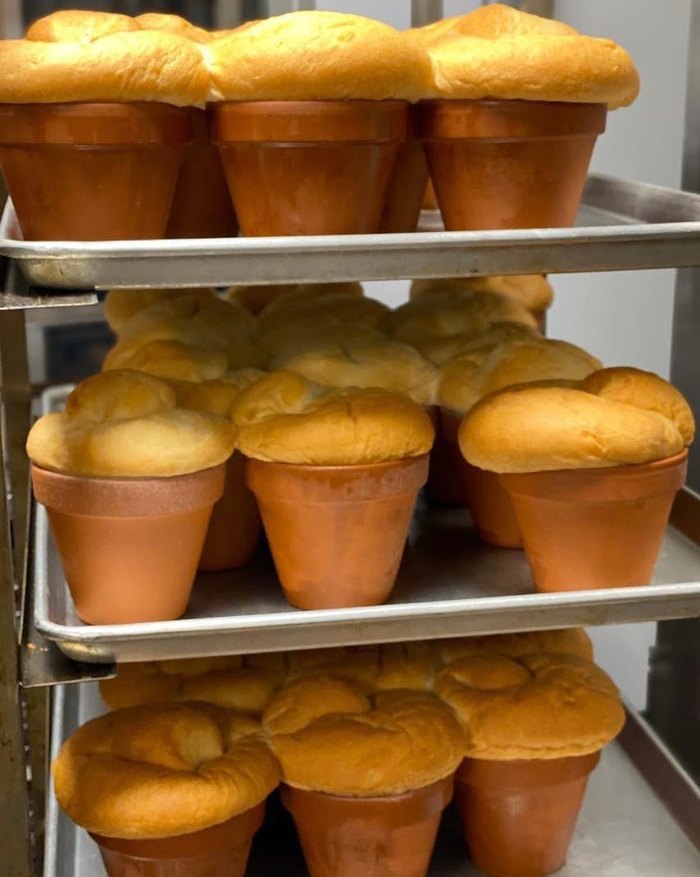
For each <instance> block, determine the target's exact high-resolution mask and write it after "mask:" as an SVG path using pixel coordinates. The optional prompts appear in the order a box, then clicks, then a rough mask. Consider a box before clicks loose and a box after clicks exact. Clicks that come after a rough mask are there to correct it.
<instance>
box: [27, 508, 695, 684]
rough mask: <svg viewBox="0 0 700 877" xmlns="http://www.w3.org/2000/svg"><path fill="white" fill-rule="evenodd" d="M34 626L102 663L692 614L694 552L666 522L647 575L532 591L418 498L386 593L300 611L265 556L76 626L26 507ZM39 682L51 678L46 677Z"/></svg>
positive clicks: (53, 556)
mask: <svg viewBox="0 0 700 877" xmlns="http://www.w3.org/2000/svg"><path fill="white" fill-rule="evenodd" d="M33 538H34V548H33V563H32V568H31V582H32V587H33V589H34V600H35V605H34V626H35V628H36V630H37V631H38V633H39V634H41V635H43V636H44V637H46V638H47V639H49V640H53V641H54V642H55V643H56V645H57V646H58V647H59V649H60V650H61V651H62V652H63V653H64V654H65V655H67V656H68V657H69V658H72V659H74V660H77V661H83V662H85V663H93V662H94V663H109V662H113V661H115V660H120V661H140V660H148V659H155V658H186V657H193V656H195V655H217V654H231V653H234V652H238V653H241V654H243V653H250V652H267V651H280V650H289V649H302V648H313V647H319V648H320V647H324V646H331V645H342V644H360V643H371V642H390V641H396V640H419V639H426V638H435V637H450V636H459V635H465V634H485V633H504V632H506V631H514V630H532V629H544V628H556V627H567V626H570V625H598V624H613V623H620V622H633V621H645V620H651V619H668V618H684V617H689V616H694V615H700V550H699V549H698V548H697V546H696V545H694V544H693V543H692V542H691V541H690V540H689V539H688V538H686V537H685V536H684V535H682V533H680V532H679V531H677V530H675V529H673V528H670V529H669V531H668V533H667V536H666V539H665V542H664V546H663V549H662V551H661V555H660V557H659V562H658V565H657V569H656V574H655V578H654V584H653V585H651V586H648V587H640V588H621V589H613V590H594V591H578V592H569V593H560V594H538V593H535V592H534V591H533V585H532V580H531V577H530V573H529V569H528V566H527V563H526V561H525V557H524V554H523V552H521V551H513V550H508V549H497V548H492V547H490V546H487V545H484V544H483V543H481V542H480V541H479V540H478V538H477V537H476V535H475V534H474V532H473V530H472V528H471V523H470V520H469V516H468V514H467V513H466V512H463V511H459V510H450V511H439V510H433V509H428V508H427V507H426V506H425V504H421V506H420V507H419V509H418V510H417V512H416V515H415V517H414V522H413V526H412V530H411V535H410V538H409V543H408V546H407V549H406V553H405V555H404V560H403V563H402V566H401V570H400V572H399V579H398V583H397V587H396V589H395V592H394V594H393V596H392V598H391V601H390V602H389V603H387V604H385V605H383V606H371V607H363V608H359V609H335V610H318V611H309V612H305V611H302V610H298V609H294V608H292V607H291V606H289V604H288V603H287V602H286V601H285V599H284V597H283V596H282V591H281V589H280V587H279V584H278V582H277V578H276V575H275V573H274V569H273V566H272V563H271V561H270V560H269V558H268V556H267V554H266V552H264V551H263V552H261V553H260V555H259V556H258V557H257V558H256V560H255V561H254V562H253V563H252V564H250V565H249V566H247V567H245V568H243V569H240V570H234V571H230V572H226V573H208V574H200V575H199V576H198V578H197V582H196V584H195V588H194V592H193V595H192V599H191V601H190V605H189V608H188V611H187V613H186V615H185V616H184V617H183V618H181V619H179V620H177V621H166V622H159V623H145V624H129V625H92V626H91V625H86V624H83V623H81V622H80V621H79V619H78V618H77V616H76V614H75V609H74V606H73V602H72V600H71V598H70V594H69V592H68V588H67V586H66V583H65V580H64V578H63V573H62V570H61V565H60V560H59V558H58V555H57V553H56V550H55V547H54V544H53V540H52V538H51V535H50V532H49V528H48V523H47V516H46V513H45V511H44V509H43V508H41V507H38V508H37V509H36V514H35V526H34V533H33ZM47 681H48V682H50V681H51V680H50V679H49V680H47Z"/></svg>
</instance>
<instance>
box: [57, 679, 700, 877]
mask: <svg viewBox="0 0 700 877" xmlns="http://www.w3.org/2000/svg"><path fill="white" fill-rule="evenodd" d="M103 711H104V707H103V705H102V703H101V700H100V697H99V694H98V692H97V689H96V686H93V685H81V686H70V687H68V688H59V689H57V690H56V696H55V700H54V708H53V723H52V729H53V733H52V754H53V755H56V754H57V752H58V748H59V746H60V744H61V742H62V741H63V739H65V737H66V736H67V735H68V734H70V733H71V732H72V731H73V730H74V729H75V728H76V727H77V726H78V725H79V724H82V723H83V722H85V721H87V720H88V719H90V718H92V717H93V716H95V715H98V714H99V713H101V712H103ZM640 745H652V746H653V747H654V753H655V755H656V758H657V763H658V765H659V771H658V772H657V774H656V776H655V777H654V782H653V785H648V784H647V782H645V780H644V778H643V777H642V775H640V773H639V772H638V769H639V767H635V764H634V763H633V758H630V756H629V755H628V754H627V752H626V751H625V750H628V751H629V752H631V753H633V752H635V751H638V749H639V747H640ZM641 769H642V770H643V769H644V767H643V765H642V766H641ZM686 788H687V789H691V786H690V783H689V781H688V780H687V778H686V777H685V776H684V774H683V771H682V769H681V768H680V767H679V766H678V764H677V763H676V762H675V761H674V760H673V759H672V758H671V757H670V756H668V755H667V754H664V752H663V749H662V748H661V747H659V746H658V741H655V740H654V739H653V735H652V734H651V733H650V732H649V730H648V728H647V727H646V726H645V724H644V723H643V722H640V721H639V720H638V719H634V718H630V720H628V725H627V729H626V731H625V732H624V733H623V735H622V737H621V738H620V742H619V743H615V744H612V745H611V746H609V747H608V748H607V749H606V750H605V751H604V753H603V758H602V761H601V764H600V767H599V768H598V769H597V770H596V771H595V772H594V774H593V776H592V777H591V781H590V784H589V789H588V794H587V796H586V800H585V802H584V805H583V810H582V813H581V818H580V820H579V825H578V828H577V831H576V835H575V837H574V841H573V844H572V847H571V852H570V854H569V861H568V863H567V865H566V866H565V867H564V868H563V869H562V870H561V871H559V872H558V874H559V877H584V875H585V877H590V875H593V874H595V875H596V877H628V875H632V874H633V875H634V877H658V875H660V874H663V875H664V877H692V875H695V874H697V873H698V871H699V870H700V852H698V851H697V850H696V849H695V848H694V847H693V844H692V843H691V841H690V840H689V839H688V837H686V835H685V834H684V833H683V830H682V829H681V827H680V826H679V824H678V823H677V822H676V821H675V819H674V816H673V815H672V812H670V810H669V809H667V808H666V806H664V803H663V800H662V799H665V800H666V801H668V802H669V803H671V808H672V800H673V799H677V797H678V794H679V790H681V789H686ZM679 816H680V817H681V818H683V819H684V823H685V824H684V828H685V830H686V831H687V832H688V834H689V835H690V836H691V837H695V841H696V842H700V838H698V837H697V836H696V835H694V833H693V830H694V828H695V829H697V827H698V825H700V799H698V798H697V797H695V798H694V799H692V798H691V799H686V800H685V801H684V806H683V811H682V813H678V815H677V816H676V818H678V817H679ZM693 820H694V822H693ZM246 873H247V874H248V875H249V877H271V875H273V874H282V873H283V874H285V875H287V877H305V875H306V874H307V872H306V869H305V867H304V864H303V860H302V858H301V854H300V851H299V847H298V844H297V842H296V839H295V836H294V829H293V826H292V824H291V820H290V819H289V817H287V816H286V814H285V813H284V811H283V810H282V808H281V806H280V805H279V804H277V802H276V801H275V800H274V798H273V799H272V801H271V802H270V805H269V806H268V818H267V820H266V824H265V825H264V826H263V828H262V829H261V831H260V832H259V834H258V835H257V837H256V839H255V841H254V843H253V851H252V855H251V860H250V864H249V866H248V870H247V872H246ZM430 875H431V877H438V875H439V877H478V875H479V872H478V871H476V869H475V868H474V867H473V865H471V863H470V862H469V861H468V859H467V853H466V848H465V845H464V841H463V839H462V837H461V835H460V831H459V827H458V825H457V821H456V819H455V818H454V814H453V813H451V812H450V811H448V812H447V814H446V816H445V818H444V820H443V826H442V828H441V831H440V835H439V837H438V843H437V847H436V850H435V854H434V856H433V863H432V867H431V871H430ZM44 877H104V869H103V867H102V863H101V861H100V856H99V852H98V850H97V847H96V845H95V844H94V843H93V842H92V841H91V840H90V838H89V837H88V835H87V834H86V832H84V831H83V830H82V829H78V828H76V827H75V825H74V824H73V823H72V822H71V821H70V820H69V819H68V818H67V817H66V816H65V815H64V814H63V813H62V812H61V811H60V809H59V807H58V805H57V803H56V801H55V798H54V797H53V795H52V794H51V792H50V793H49V798H48V802H47V830H46V855H45V864H44Z"/></svg>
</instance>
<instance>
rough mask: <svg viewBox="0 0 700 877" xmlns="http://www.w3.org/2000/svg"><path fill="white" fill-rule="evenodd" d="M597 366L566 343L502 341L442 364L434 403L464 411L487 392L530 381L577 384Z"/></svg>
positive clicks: (596, 363) (591, 359) (535, 339)
mask: <svg viewBox="0 0 700 877" xmlns="http://www.w3.org/2000/svg"><path fill="white" fill-rule="evenodd" d="M600 367H601V363H600V362H599V361H598V360H597V359H596V358H595V357H594V356H591V355H590V354H589V353H586V351H585V350H583V349H582V348H580V347H576V345H575V344H569V343H568V342H567V341H555V340H553V339H549V338H532V339H529V340H519V341H511V342H506V343H504V344H502V345H500V346H498V347H496V348H494V349H493V350H491V351H486V350H484V351H482V353H481V355H480V354H479V353H477V352H475V353H472V354H471V355H467V356H466V357H465V358H462V359H455V360H452V361H450V362H447V363H445V365H443V367H442V369H441V373H440V383H439V386H438V393H437V401H438V404H439V405H441V406H442V407H444V408H449V409H451V410H452V411H459V412H465V411H468V410H469V409H470V408H471V407H472V405H474V404H475V403H476V402H477V401H478V400H479V399H481V398H482V397H483V396H485V395H486V394H487V393H493V392H495V391H496V390H500V389H503V388H504V387H510V386H512V385H514V384H522V383H528V382H532V381H549V380H558V379H564V380H573V381H580V380H582V379H583V378H585V377H586V376H587V375H589V374H591V372H594V371H596V369H599V368H600Z"/></svg>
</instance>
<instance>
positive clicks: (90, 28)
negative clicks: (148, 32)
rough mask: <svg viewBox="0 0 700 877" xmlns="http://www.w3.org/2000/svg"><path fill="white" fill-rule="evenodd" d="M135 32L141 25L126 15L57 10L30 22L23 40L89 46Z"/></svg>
mask: <svg viewBox="0 0 700 877" xmlns="http://www.w3.org/2000/svg"><path fill="white" fill-rule="evenodd" d="M134 30H141V25H140V24H139V23H138V20H136V19H134V18H131V17H130V16H128V15H118V14H117V13H114V12H89V11H87V10H79V9H59V10H58V11H57V12H52V13H51V14H50V15H45V16H43V18H38V19H37V20H36V21H34V22H32V24H30V25H29V27H28V28H27V34H26V37H27V39H28V40H33V41H35V42H41V43H92V42H94V40H97V39H100V37H106V36H109V35H110V34H115V33H128V32H129V31H134Z"/></svg>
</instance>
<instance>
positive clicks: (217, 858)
mask: <svg viewBox="0 0 700 877" xmlns="http://www.w3.org/2000/svg"><path fill="white" fill-rule="evenodd" d="M264 815H265V804H264V803H262V804H258V805H257V807H252V808H251V809H250V810H246V811H245V812H244V813H239V814H238V815H237V816H234V817H233V819H229V820H228V821H227V822H222V823H221V824H219V825H213V826H212V827H211V828H205V829H204V830H202V831H195V832H193V833H192V834H182V835H176V836H175V837H164V838H156V839H152V840H125V839H123V838H114V837H101V836H100V835H96V834H92V835H90V836H91V837H92V839H93V840H94V841H95V842H96V843H97V844H98V845H99V847H100V853H101V855H102V861H103V862H104V866H105V870H106V871H107V874H108V875H109V877H185V875H186V877H243V875H244V873H245V869H246V865H247V863H248V854H249V853H250V846H251V843H252V841H253V836H254V834H255V832H256V831H257V830H258V829H259V828H260V826H261V825H262V821H263V817H264Z"/></svg>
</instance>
